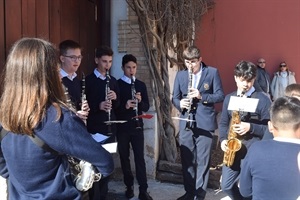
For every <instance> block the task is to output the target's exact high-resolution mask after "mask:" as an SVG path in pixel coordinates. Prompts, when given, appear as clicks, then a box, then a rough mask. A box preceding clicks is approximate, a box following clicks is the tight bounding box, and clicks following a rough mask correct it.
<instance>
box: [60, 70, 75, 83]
mask: <svg viewBox="0 0 300 200" xmlns="http://www.w3.org/2000/svg"><path fill="white" fill-rule="evenodd" d="M59 73H60V76H61V78H64V77H67V78H68V79H70V80H71V81H73V79H74V78H75V77H76V76H77V74H76V72H74V73H73V74H72V76H70V75H69V74H68V73H67V72H66V71H65V70H63V69H62V68H60V71H59Z"/></svg>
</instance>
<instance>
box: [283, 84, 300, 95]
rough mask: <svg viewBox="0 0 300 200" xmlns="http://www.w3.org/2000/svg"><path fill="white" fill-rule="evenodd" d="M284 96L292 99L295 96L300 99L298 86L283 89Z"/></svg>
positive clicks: (291, 85)
mask: <svg viewBox="0 0 300 200" xmlns="http://www.w3.org/2000/svg"><path fill="white" fill-rule="evenodd" d="M284 93H285V96H289V97H293V96H297V97H300V84H297V83H293V84H290V85H288V86H286V88H285V92H284Z"/></svg>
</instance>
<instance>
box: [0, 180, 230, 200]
mask: <svg viewBox="0 0 300 200" xmlns="http://www.w3.org/2000/svg"><path fill="white" fill-rule="evenodd" d="M148 185H149V190H148V191H149V193H150V195H151V196H152V197H153V199H154V200H175V199H177V198H178V197H180V196H182V195H183V194H184V193H185V191H184V189H183V185H181V184H172V183H162V182H159V181H156V180H148ZM124 192H125V186H124V184H123V182H122V181H119V180H111V181H110V182H109V195H108V198H107V200H127V198H126V197H125V194H124ZM134 194H135V197H133V198H132V199H131V200H138V198H137V197H138V185H137V184H135V186H134ZM225 196H226V195H225V194H224V193H223V192H217V191H215V190H213V189H208V191H207V195H206V198H205V199H206V200H221V199H222V200H225V199H226V200H227V199H228V198H224V197H225ZM5 199H6V184H5V180H4V179H1V178H0V200H5Z"/></svg>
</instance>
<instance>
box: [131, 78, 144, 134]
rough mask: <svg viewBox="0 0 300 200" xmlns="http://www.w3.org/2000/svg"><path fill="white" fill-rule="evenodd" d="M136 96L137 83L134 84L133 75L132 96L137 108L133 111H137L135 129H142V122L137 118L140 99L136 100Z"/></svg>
mask: <svg viewBox="0 0 300 200" xmlns="http://www.w3.org/2000/svg"><path fill="white" fill-rule="evenodd" d="M135 94H136V90H135V82H134V79H133V75H131V96H132V100H134V101H135V107H134V108H133V110H134V111H135V118H134V121H135V128H136V129H141V128H142V127H141V125H140V120H139V118H137V116H138V115H139V114H138V99H137V98H135Z"/></svg>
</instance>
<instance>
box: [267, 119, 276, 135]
mask: <svg viewBox="0 0 300 200" xmlns="http://www.w3.org/2000/svg"><path fill="white" fill-rule="evenodd" d="M268 128H269V131H270V132H271V133H273V134H274V131H275V128H274V126H273V124H272V122H271V121H268Z"/></svg>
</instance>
